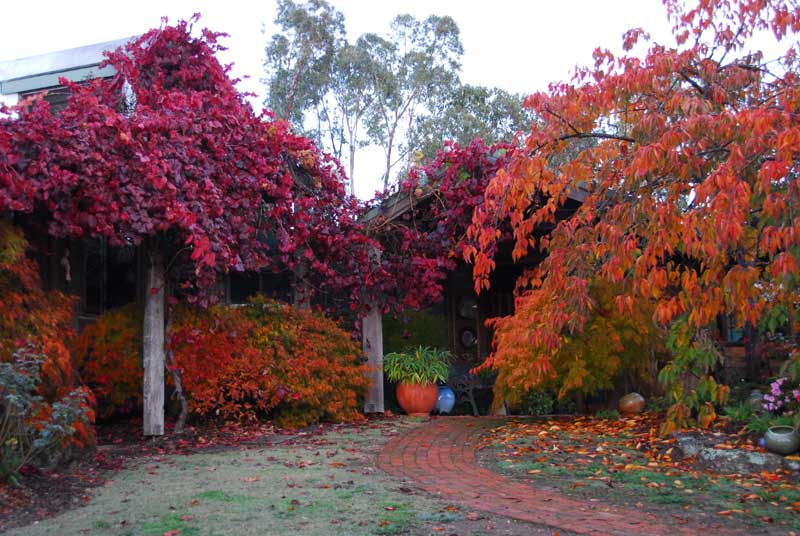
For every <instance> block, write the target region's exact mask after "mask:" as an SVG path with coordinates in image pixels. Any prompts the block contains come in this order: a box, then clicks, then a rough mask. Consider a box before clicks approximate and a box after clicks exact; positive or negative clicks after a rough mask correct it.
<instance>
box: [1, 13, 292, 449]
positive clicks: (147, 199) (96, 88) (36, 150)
mask: <svg viewBox="0 0 800 536" xmlns="http://www.w3.org/2000/svg"><path fill="white" fill-rule="evenodd" d="M196 19H197V16H195V18H193V19H192V21H191V22H194V21H195V20H196ZM192 33H193V32H192V25H191V23H187V22H180V23H178V24H177V25H175V26H164V27H162V28H161V29H157V30H152V31H150V32H148V33H146V34H145V35H143V36H141V37H139V38H137V39H135V40H133V41H132V42H131V43H129V44H128V45H127V46H126V47H125V49H124V50H117V51H115V52H113V53H111V54H109V56H108V62H109V63H111V64H112V65H113V66H114V67H115V69H116V72H117V74H116V75H115V76H114V77H113V78H111V79H108V80H95V81H92V82H89V83H87V84H80V85H79V84H70V89H71V92H72V95H71V97H70V99H69V101H68V103H67V105H66V108H65V109H64V110H63V111H61V112H60V113H58V114H57V115H54V114H51V113H50V110H49V107H48V106H47V104H46V103H45V102H44V101H43V100H38V101H35V102H33V103H32V104H31V106H30V108H29V109H28V108H22V107H21V108H19V109H17V110H16V115H17V117H16V118H12V117H11V116H10V115H8V116H7V117H5V118H2V119H0V148H2V151H0V212H3V211H6V210H12V211H19V212H32V211H36V212H37V213H39V214H48V215H49V217H50V226H49V230H50V232H51V233H52V234H53V235H55V236H61V237H67V236H68V237H86V238H105V239H107V240H108V241H109V243H110V244H111V245H112V246H123V245H131V244H133V245H137V246H140V247H141V248H142V249H143V251H144V252H145V253H146V256H147V266H148V274H147V292H146V298H145V302H146V303H145V318H144V346H143V357H144V367H145V385H144V390H145V391H144V404H145V408H144V433H145V434H146V435H161V434H163V433H164V407H163V404H164V399H163V396H164V370H165V344H164V343H165V336H164V331H165V323H166V320H165V318H164V315H165V311H166V304H165V299H166V292H165V286H166V283H167V278H168V273H167V272H168V268H169V267H175V268H177V267H181V268H182V270H177V269H176V270H174V272H175V273H178V272H181V273H182V274H183V275H184V276H186V277H184V278H183V283H184V284H189V285H190V286H191V288H193V289H194V290H195V291H197V292H194V293H193V297H194V298H195V299H198V300H200V301H203V300H207V299H208V294H207V293H204V292H203V291H204V290H208V289H210V288H211V287H212V285H213V283H214V281H215V279H216V277H217V274H218V273H220V272H228V271H230V270H238V271H241V270H245V269H260V268H263V267H265V266H266V265H267V264H268V263H269V257H270V252H269V251H267V249H268V248H267V246H266V244H267V242H268V241H265V240H263V237H264V236H265V235H266V234H268V233H272V234H271V235H270V236H277V238H276V240H275V241H273V249H275V250H287V249H288V248H289V246H288V242H290V241H291V237H289V236H288V235H287V234H285V233H284V234H277V235H275V233H274V225H273V222H274V221H278V220H280V219H281V218H282V217H284V216H285V215H286V214H287V213H289V212H290V211H291V177H290V175H289V173H288V172H287V169H286V165H285V151H286V145H287V141H286V140H289V139H294V138H292V137H291V136H290V135H289V134H288V129H287V127H286V125H285V124H283V123H272V122H268V121H263V120H262V119H261V118H259V117H257V116H256V115H255V114H254V113H253V111H252V109H251V108H250V106H249V105H247V104H246V103H245V102H244V100H243V97H242V96H241V95H239V94H238V93H237V92H236V90H235V88H234V82H233V81H232V80H231V79H230V78H228V75H227V71H228V69H227V68H226V67H223V66H222V65H220V64H219V62H218V61H217V60H216V58H215V56H214V54H215V52H216V51H217V50H219V49H220V46H219V45H218V44H217V39H218V37H219V36H220V35H221V34H216V33H212V32H209V31H207V30H204V31H203V32H202V33H201V35H200V37H193V36H192ZM63 82H64V83H67V82H66V81H63ZM126 87H127V88H129V89H124V88H126ZM125 92H129V94H130V97H131V98H129V99H128V101H132V102H134V103H135V104H132V102H128V104H127V105H126V103H125V102H124V101H125V99H124V98H123V96H122V95H123V94H124V93H125ZM4 112H6V113H7V112H9V110H6V109H4Z"/></svg>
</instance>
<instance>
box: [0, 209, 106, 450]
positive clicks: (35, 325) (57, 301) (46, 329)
mask: <svg viewBox="0 0 800 536" xmlns="http://www.w3.org/2000/svg"><path fill="white" fill-rule="evenodd" d="M27 248H28V243H27V241H26V240H25V239H24V237H23V236H22V233H21V231H19V230H18V229H17V228H15V227H13V226H12V225H11V224H9V223H7V222H2V221H0V361H4V362H7V363H9V362H12V361H13V360H14V355H15V352H16V351H17V350H18V349H19V348H21V347H23V346H25V345H30V346H31V347H32V349H33V351H34V353H36V354H39V355H42V356H43V357H44V361H43V362H42V365H41V371H40V374H41V383H39V384H38V386H37V391H38V394H39V395H41V396H42V397H43V398H44V403H43V404H42V405H41V406H40V408H39V409H40V412H41V415H40V417H41V420H42V422H45V421H46V420H48V419H49V418H50V412H51V404H52V403H53V402H56V401H61V400H62V399H63V398H64V397H66V396H67V395H69V393H71V392H72V391H73V390H74V389H75V388H76V387H78V386H79V383H80V382H79V380H78V376H77V374H76V371H75V369H74V367H73V364H72V361H71V359H70V354H69V350H68V349H67V345H66V342H67V341H68V339H69V338H70V337H72V336H73V335H74V332H73V330H72V306H73V303H74V299H73V298H71V297H69V296H66V295H65V294H62V293H61V292H56V291H45V290H44V289H43V288H42V285H41V281H40V279H39V270H38V267H37V266H36V263H35V262H33V261H32V260H31V259H29V258H28V257H27V256H26V254H25V252H26V250H27ZM85 394H86V395H88V398H87V399H86V401H87V402H86V404H84V407H83V413H84V416H85V417H86V419H85V422H75V423H73V424H72V426H73V427H74V428H75V430H76V433H75V434H74V435H72V437H71V439H70V441H72V442H73V443H78V444H79V445H87V444H93V443H94V439H95V438H94V429H93V428H92V426H91V422H92V421H93V420H94V413H93V410H92V409H91V407H90V406H89V405H87V404H92V403H93V401H92V400H91V396H90V395H91V393H90V392H89V391H88V390H86V393H85Z"/></svg>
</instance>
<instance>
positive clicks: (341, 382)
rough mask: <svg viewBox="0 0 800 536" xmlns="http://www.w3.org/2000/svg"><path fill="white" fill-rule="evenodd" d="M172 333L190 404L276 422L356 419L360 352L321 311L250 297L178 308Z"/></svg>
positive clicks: (361, 388) (362, 383) (362, 382)
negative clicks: (237, 302)
mask: <svg viewBox="0 0 800 536" xmlns="http://www.w3.org/2000/svg"><path fill="white" fill-rule="evenodd" d="M175 326H176V328H175V332H174V335H173V338H172V344H173V349H174V352H175V359H176V362H177V364H178V366H179V367H180V369H181V372H182V374H183V381H184V386H185V388H186V391H187V393H188V395H189V399H190V408H191V410H192V411H193V412H194V413H198V414H201V415H208V414H211V415H219V416H221V417H223V418H225V419H234V420H251V419H256V418H258V417H259V416H263V415H270V416H272V417H273V418H274V419H275V421H276V423H277V424H278V425H280V426H289V427H296V426H304V425H307V424H311V423H315V422H319V421H352V420H358V419H361V418H362V417H361V413H360V412H359V399H360V398H362V397H363V395H364V394H365V392H366V389H367V385H368V382H367V378H366V375H365V373H364V367H363V364H362V362H361V352H360V349H359V347H358V345H357V344H355V342H353V341H352V339H351V338H350V336H349V335H348V334H347V333H346V332H344V331H343V330H342V329H341V328H339V327H338V326H337V325H336V324H335V323H334V322H333V321H331V320H329V319H328V318H326V317H324V316H323V315H321V314H319V313H313V312H311V311H307V310H303V309H297V308H294V307H291V306H289V305H286V304H283V303H280V302H276V301H271V300H266V299H264V298H260V297H259V298H255V299H253V300H252V301H251V303H250V305H249V306H247V307H239V308H233V307H223V306H216V307H212V308H211V309H209V310H207V311H198V310H183V311H181V313H180V315H179V316H178V317H177V318H176V322H175Z"/></svg>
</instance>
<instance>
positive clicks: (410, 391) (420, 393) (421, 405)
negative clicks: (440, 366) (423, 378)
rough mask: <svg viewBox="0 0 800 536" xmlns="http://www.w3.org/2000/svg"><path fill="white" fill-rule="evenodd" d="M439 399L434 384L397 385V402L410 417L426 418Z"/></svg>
mask: <svg viewBox="0 0 800 536" xmlns="http://www.w3.org/2000/svg"><path fill="white" fill-rule="evenodd" d="M438 399H439V388H438V387H436V384H435V383H430V384H428V385H420V384H418V383H398V384H397V402H399V403H400V407H401V408H403V410H405V412H406V413H408V414H409V415H410V416H412V417H427V416H428V415H429V414H430V412H431V410H432V409H433V408H434V406H436V401H437V400H438Z"/></svg>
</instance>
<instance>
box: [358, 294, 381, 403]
mask: <svg viewBox="0 0 800 536" xmlns="http://www.w3.org/2000/svg"><path fill="white" fill-rule="evenodd" d="M361 330H362V331H361V333H362V335H361V336H362V342H363V345H364V354H365V355H366V356H367V375H368V376H369V379H370V386H369V393H368V394H367V400H366V401H365V403H364V413H383V319H382V318H381V311H380V309H379V308H378V306H377V304H373V305H372V308H371V309H370V311H369V313H367V316H365V317H364V318H363V319H362V320H361Z"/></svg>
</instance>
